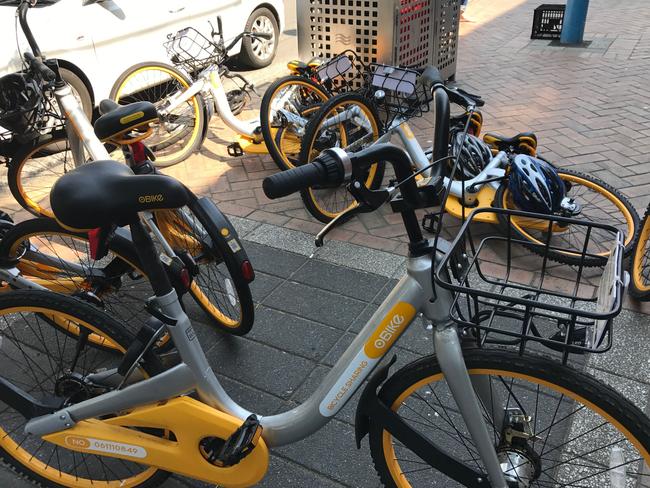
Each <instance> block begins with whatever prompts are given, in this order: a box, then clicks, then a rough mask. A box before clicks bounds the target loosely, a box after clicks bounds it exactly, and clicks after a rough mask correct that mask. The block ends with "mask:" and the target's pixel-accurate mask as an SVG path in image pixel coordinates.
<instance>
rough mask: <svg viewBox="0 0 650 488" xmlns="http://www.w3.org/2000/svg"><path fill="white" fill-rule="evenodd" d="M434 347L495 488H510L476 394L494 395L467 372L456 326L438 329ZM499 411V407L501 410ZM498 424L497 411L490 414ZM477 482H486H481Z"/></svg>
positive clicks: (486, 403)
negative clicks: (475, 381)
mask: <svg viewBox="0 0 650 488" xmlns="http://www.w3.org/2000/svg"><path fill="white" fill-rule="evenodd" d="M434 345H435V351H436V357H437V358H438V363H439V364H440V369H441V370H442V372H443V374H444V375H445V379H446V380H447V385H448V386H449V389H450V391H451V394H452V395H453V397H454V401H455V402H456V405H458V409H459V410H460V413H461V415H462V417H463V420H464V421H465V425H466V426H467V429H468V430H469V433H470V436H471V437H472V439H473V440H474V442H475V443H476V449H477V451H478V453H479V455H480V457H481V460H482V461H483V464H484V465H485V469H486V471H487V473H488V477H489V479H490V484H491V486H492V487H494V488H508V486H509V485H508V483H507V481H506V479H505V477H504V474H503V471H502V470H501V466H500V463H499V460H498V458H497V453H496V450H495V447H494V443H493V442H492V440H491V438H490V434H489V432H488V428H487V425H486V423H485V419H484V418H483V413H482V412H481V407H480V405H479V401H478V398H477V396H476V394H475V391H477V390H478V393H479V395H481V396H482V394H487V395H490V394H491V393H490V391H487V392H486V391H484V388H481V385H480V384H473V381H472V380H471V379H470V376H469V373H468V371H467V366H466V365H465V362H464V361H463V351H462V348H461V345H460V340H459V338H458V331H457V329H456V327H454V326H450V325H448V324H444V325H439V326H437V328H436V330H435V332H434ZM483 404H484V405H492V404H495V405H499V402H494V401H493V399H490V401H488V402H486V401H483ZM497 408H498V407H497ZM489 413H490V415H491V416H492V418H493V419H494V420H495V421H498V420H497V419H496V418H495V417H496V416H497V415H496V414H497V412H489ZM476 481H477V482H479V483H480V482H482V481H483V480H481V479H477V480H476Z"/></svg>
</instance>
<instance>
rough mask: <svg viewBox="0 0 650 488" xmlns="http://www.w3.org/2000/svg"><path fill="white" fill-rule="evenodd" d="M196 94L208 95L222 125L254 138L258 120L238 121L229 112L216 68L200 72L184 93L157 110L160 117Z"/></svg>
mask: <svg viewBox="0 0 650 488" xmlns="http://www.w3.org/2000/svg"><path fill="white" fill-rule="evenodd" d="M197 93H210V94H211V95H212V99H213V100H214V103H215V106H216V108H217V113H218V114H219V115H220V116H221V118H222V119H223V121H224V123H225V124H226V125H227V126H228V127H229V128H231V129H232V130H234V131H235V132H237V133H238V134H242V135H245V136H248V137H252V138H254V137H256V133H255V129H256V128H257V127H258V126H259V125H260V124H259V120H257V119H254V120H248V121H241V120H239V119H238V118H237V117H236V116H235V115H234V114H233V113H232V110H230V105H229V104H228V98H227V97H226V91H225V90H224V88H223V83H222V82H221V77H220V76H219V72H218V70H217V68H216V67H210V68H208V69H206V70H204V71H203V72H201V74H200V76H199V78H198V79H197V80H196V81H195V82H194V83H192V85H191V86H190V87H189V88H188V89H187V90H185V91H183V92H181V93H178V94H176V95H174V96H173V97H172V98H170V100H169V101H168V104H167V106H166V107H164V108H162V109H161V110H159V112H160V114H161V115H163V116H164V115H165V114H167V113H169V112H171V111H172V110H174V109H175V108H177V107H178V106H179V105H181V104H182V103H185V102H187V101H188V100H189V99H190V98H192V97H193V96H195V95H196V94H197Z"/></svg>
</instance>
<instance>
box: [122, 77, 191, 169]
mask: <svg viewBox="0 0 650 488" xmlns="http://www.w3.org/2000/svg"><path fill="white" fill-rule="evenodd" d="M143 87H144V88H143ZM187 88H189V84H188V83H187V81H186V80H185V79H184V78H183V77H182V76H181V75H180V74H178V73H176V72H175V71H174V70H172V69H170V68H167V67H164V66H153V65H152V66H141V67H139V68H137V69H135V70H134V71H133V72H132V73H129V74H128V75H127V76H126V77H125V78H124V80H123V81H122V82H121V83H120V85H119V87H118V88H117V89H116V91H115V95H114V97H113V98H114V99H115V101H116V102H118V103H120V104H127V103H132V102H138V101H147V102H151V103H153V104H154V105H155V106H156V108H164V106H165V103H166V101H167V100H168V99H169V97H171V96H172V95H174V94H176V93H179V92H182V91H184V90H186V89H187ZM202 110H203V107H202V106H201V104H200V103H199V102H198V97H197V96H195V97H192V98H190V99H189V100H188V101H187V102H185V103H183V104H181V105H179V106H178V107H176V108H175V109H174V110H173V111H172V112H171V113H169V114H167V115H166V116H165V118H164V119H161V120H160V121H158V122H157V123H154V124H151V125H152V127H153V129H154V131H153V134H152V135H151V136H150V137H148V138H147V141H146V142H147V145H148V146H149V147H150V148H151V150H152V151H153V152H154V154H155V155H156V164H157V165H160V166H169V165H171V164H175V163H178V162H180V161H181V160H183V159H184V158H186V157H187V156H189V154H190V153H191V150H192V149H193V147H194V146H195V145H196V143H197V141H198V140H199V138H200V137H201V124H200V119H201V117H202Z"/></svg>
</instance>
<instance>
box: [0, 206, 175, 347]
mask: <svg viewBox="0 0 650 488" xmlns="http://www.w3.org/2000/svg"><path fill="white" fill-rule="evenodd" d="M0 258H2V259H16V258H19V259H18V262H17V264H16V266H17V268H18V269H19V270H20V271H21V273H22V275H23V276H24V277H25V278H27V279H28V280H30V281H31V282H32V283H34V284H35V285H37V286H39V287H44V288H46V289H48V290H51V291H55V292H57V293H63V294H66V295H74V296H76V297H78V298H80V299H81V300H85V301H88V302H89V303H93V304H94V305H96V306H98V307H99V308H101V309H103V310H106V311H107V312H109V313H110V314H111V315H112V316H113V317H115V318H117V319H119V320H121V321H122V322H124V323H125V324H128V326H129V328H130V329H131V330H132V331H134V332H137V331H138V330H139V329H140V327H142V326H143V325H144V324H145V323H146V321H147V319H148V318H149V314H148V313H147V312H146V311H145V309H144V306H143V303H144V302H145V301H146V300H147V299H148V298H149V297H151V296H152V295H153V290H152V288H151V285H150V284H149V280H148V279H147V277H146V276H145V275H144V273H143V272H142V271H141V270H140V269H139V268H138V262H139V259H138V257H137V255H136V254H135V249H134V248H133V246H132V245H130V243H129V242H128V241H126V240H125V239H122V238H117V237H115V238H113V239H111V242H110V244H109V249H108V253H107V254H106V256H105V257H103V258H102V259H98V260H96V259H93V258H92V257H91V254H90V243H89V241H88V236H87V235H86V234H81V233H75V232H71V231H68V230H66V229H63V228H61V227H60V226H59V225H58V224H57V223H56V222H55V221H54V220H52V219H47V218H40V219H32V220H26V221H24V222H20V223H18V224H16V225H15V226H14V227H13V228H11V229H10V230H8V231H7V233H6V234H5V236H4V238H3V240H2V243H1V244H0ZM51 325H53V326H59V327H63V325H62V324H60V323H58V322H57V321H53V322H52V324H51ZM65 332H67V333H69V334H70V335H71V336H73V337H77V336H78V334H79V330H78V329H75V328H71V329H65ZM88 340H89V341H90V342H91V343H92V344H95V345H97V346H99V347H104V348H106V347H108V348H112V347H115V346H114V344H111V343H110V341H107V340H106V339H105V338H103V337H99V336H96V335H94V334H90V335H89V337H88ZM168 341H169V336H168V335H165V336H164V337H163V338H162V339H161V340H160V342H159V344H158V345H159V346H162V345H164V344H166V343H167V342H168Z"/></svg>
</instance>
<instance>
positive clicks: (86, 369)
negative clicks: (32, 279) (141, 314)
mask: <svg viewBox="0 0 650 488" xmlns="http://www.w3.org/2000/svg"><path fill="white" fill-rule="evenodd" d="M52 317H56V320H57V321H59V322H67V323H69V324H70V326H69V327H70V328H77V329H80V330H85V331H88V332H90V333H91V334H94V335H96V336H98V337H105V338H107V339H108V340H110V341H111V343H112V344H114V345H115V347H114V348H112V349H110V350H99V349H97V348H96V347H91V345H89V344H86V345H81V346H80V345H79V343H78V341H76V340H73V339H71V338H70V336H69V335H68V334H67V333H66V332H65V331H64V330H62V329H61V328H58V327H52V326H51V320H48V319H49V318H52ZM0 338H1V339H2V340H1V341H0V366H1V367H2V368H1V369H2V373H1V376H2V379H3V381H4V382H8V383H9V384H12V385H14V386H15V387H17V388H19V389H21V390H24V391H26V392H28V393H29V394H30V395H31V396H32V397H33V398H35V399H38V400H40V401H42V402H46V403H47V404H51V405H53V407H52V411H56V409H57V408H61V407H63V405H65V404H75V403H79V402H81V401H84V400H86V399H90V398H93V397H95V396H97V395H100V394H102V393H106V392H109V391H111V390H113V389H114V388H115V387H116V386H117V384H118V383H119V379H117V383H113V384H112V385H111V384H110V382H108V381H107V382H105V383H101V384H100V383H88V382H86V381H85V378H87V377H88V375H89V374H92V373H98V372H101V371H106V370H110V369H114V368H117V366H119V364H120V362H121V360H122V358H123V356H124V353H125V351H126V350H127V349H128V347H129V345H130V344H131V343H132V342H133V341H134V340H135V333H133V332H130V331H129V330H127V329H125V328H124V327H123V326H122V325H121V324H120V323H119V322H116V321H115V320H114V319H113V318H111V317H110V316H109V315H108V314H106V313H104V312H102V311H100V310H98V309H97V308H95V307H93V306H91V305H89V304H87V303H83V302H81V301H79V300H76V299H74V298H72V297H69V296H65V295H59V294H57V293H52V292H42V291H33V290H30V291H15V292H12V293H8V294H4V295H2V296H0ZM139 369H140V371H141V373H140V374H141V376H143V377H145V378H146V377H147V376H149V375H153V374H156V373H159V372H160V371H162V366H161V365H160V363H159V362H158V361H156V360H155V359H149V360H147V361H145V362H144V363H142V365H141V366H140V367H139ZM0 400H2V398H0ZM3 403H4V405H3V408H2V410H1V411H0V457H2V460H3V461H4V462H5V463H7V464H9V465H10V466H11V468H12V469H13V470H15V471H16V472H18V473H19V474H20V475H22V476H25V477H27V478H29V479H30V480H32V481H33V482H35V483H37V484H39V485H41V486H66V487H74V488H90V487H97V486H102V487H107V488H111V487H114V488H123V487H126V488H136V487H138V488H153V487H158V486H160V485H161V483H163V482H164V480H165V479H166V478H167V476H169V474H168V473H166V472H164V471H161V470H159V469H157V468H153V467H149V466H145V465H142V464H138V463H136V462H129V461H125V460H120V459H114V458H111V457H106V456H98V455H93V454H87V453H80V452H73V451H69V450H67V449H65V448H62V447H59V446H57V445H55V444H51V443H49V442H46V441H44V440H42V439H41V438H39V437H35V436H32V435H29V434H27V433H25V431H24V429H25V424H26V423H27V421H28V420H29V417H28V418H25V416H24V415H23V414H22V413H20V412H18V411H17V410H15V409H14V408H12V407H11V406H10V405H9V404H8V403H7V402H3ZM152 434H153V435H155V433H153V432H152ZM164 435H165V434H164V432H160V436H161V437H164Z"/></svg>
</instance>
